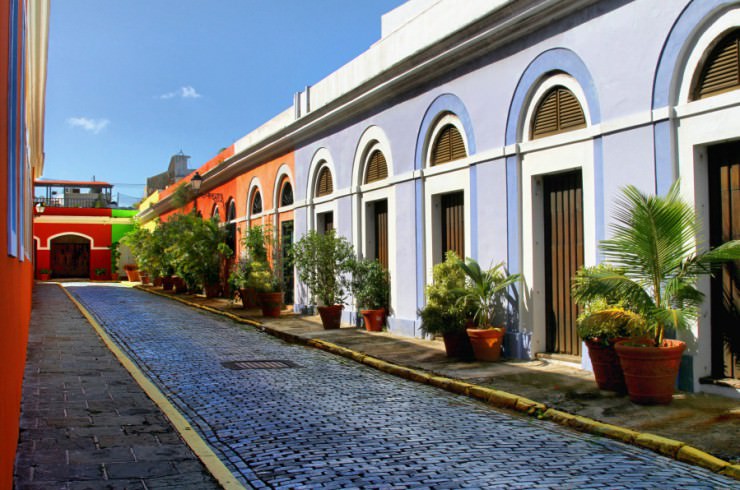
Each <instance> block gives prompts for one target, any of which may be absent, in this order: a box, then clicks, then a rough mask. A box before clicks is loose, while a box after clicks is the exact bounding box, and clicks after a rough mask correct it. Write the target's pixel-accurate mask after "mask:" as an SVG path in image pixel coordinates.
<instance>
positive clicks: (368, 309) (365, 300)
mask: <svg viewBox="0 0 740 490" xmlns="http://www.w3.org/2000/svg"><path fill="white" fill-rule="evenodd" d="M350 272H351V279H350V280H349V289H350V291H351V292H352V295H353V296H354V297H355V303H356V304H357V309H358V310H360V313H361V314H362V319H363V323H364V324H365V329H366V330H367V331H368V332H380V331H382V330H383V325H384V324H385V317H386V308H387V307H388V296H389V294H390V280H389V278H388V271H387V270H385V269H384V268H383V266H382V265H381V264H380V262H378V261H377V260H369V259H361V260H353V261H352V262H351V264H350Z"/></svg>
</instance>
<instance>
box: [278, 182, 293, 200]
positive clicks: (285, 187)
mask: <svg viewBox="0 0 740 490" xmlns="http://www.w3.org/2000/svg"><path fill="white" fill-rule="evenodd" d="M292 205H293V186H292V185H290V181H289V180H288V178H287V177H285V178H284V179H283V182H282V185H281V186H280V206H292Z"/></svg>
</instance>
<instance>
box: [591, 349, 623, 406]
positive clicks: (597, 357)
mask: <svg viewBox="0 0 740 490" xmlns="http://www.w3.org/2000/svg"><path fill="white" fill-rule="evenodd" d="M618 340H625V339H618ZM584 342H585V343H586V347H588V356H589V357H590V358H591V366H592V367H593V368H594V378H596V384H597V385H599V389H600V390H608V391H616V392H617V393H626V392H627V385H626V384H625V383H624V375H623V374H622V366H621V365H620V364H619V356H617V351H616V350H614V343H615V342H616V341H614V340H612V341H609V343H608V344H604V343H603V342H599V341H596V340H591V339H586V340H585V341H584Z"/></svg>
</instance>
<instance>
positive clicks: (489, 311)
mask: <svg viewBox="0 0 740 490" xmlns="http://www.w3.org/2000/svg"><path fill="white" fill-rule="evenodd" d="M458 266H459V267H460V268H461V269H462V270H463V272H464V273H465V275H466V276H467V281H466V282H467V284H466V287H465V290H464V291H463V295H462V297H461V298H460V301H461V302H463V303H465V304H466V305H469V306H470V307H472V308H473V309H474V310H475V314H474V320H475V323H476V327H477V328H475V327H474V328H470V327H468V330H467V333H468V337H470V343H471V345H472V346H473V353H474V354H475V358H476V359H477V360H479V361H498V360H499V358H500V357H501V344H502V342H503V337H504V334H505V333H506V328H505V327H504V326H503V325H502V324H501V323H500V322H503V318H502V315H500V314H499V313H503V311H504V307H505V305H504V302H505V300H506V299H507V296H506V294H505V293H506V290H507V289H508V288H509V287H510V286H512V285H513V284H514V283H516V282H518V281H519V277H520V276H519V274H507V273H506V270H505V269H504V263H503V262H500V263H498V264H496V265H495V266H493V267H492V268H491V269H489V270H487V271H486V270H483V269H481V267H480V265H479V264H478V262H476V261H475V260H474V259H471V258H468V259H466V260H465V262H463V261H462V260H459V261H458Z"/></svg>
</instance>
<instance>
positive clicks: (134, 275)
mask: <svg viewBox="0 0 740 490" xmlns="http://www.w3.org/2000/svg"><path fill="white" fill-rule="evenodd" d="M126 279H128V280H129V281H130V282H138V281H139V280H140V277H139V271H137V270H136V269H134V270H128V269H126Z"/></svg>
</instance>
